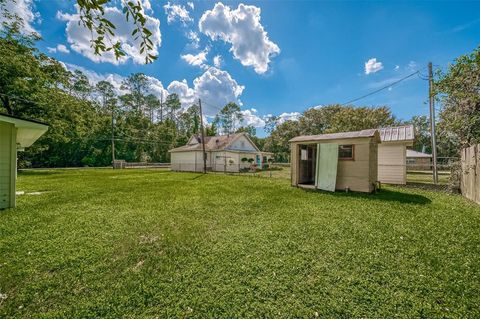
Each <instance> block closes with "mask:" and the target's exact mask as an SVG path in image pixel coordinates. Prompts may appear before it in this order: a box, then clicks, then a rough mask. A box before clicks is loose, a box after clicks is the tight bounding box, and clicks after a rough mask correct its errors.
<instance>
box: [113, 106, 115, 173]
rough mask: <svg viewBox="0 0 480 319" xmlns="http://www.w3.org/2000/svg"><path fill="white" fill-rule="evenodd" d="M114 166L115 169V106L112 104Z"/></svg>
mask: <svg viewBox="0 0 480 319" xmlns="http://www.w3.org/2000/svg"><path fill="white" fill-rule="evenodd" d="M112 168H113V169H115V108H114V107H113V105H112Z"/></svg>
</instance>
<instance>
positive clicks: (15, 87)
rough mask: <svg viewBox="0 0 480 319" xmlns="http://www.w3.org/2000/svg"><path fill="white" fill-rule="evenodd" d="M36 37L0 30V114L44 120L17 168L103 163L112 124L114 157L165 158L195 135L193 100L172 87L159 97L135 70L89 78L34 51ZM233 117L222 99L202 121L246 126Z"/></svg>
mask: <svg viewBox="0 0 480 319" xmlns="http://www.w3.org/2000/svg"><path fill="white" fill-rule="evenodd" d="M38 39H39V38H38V37H36V36H35V35H27V36H25V35H22V34H20V33H19V32H18V28H16V27H15V25H13V26H8V27H5V28H4V29H3V30H2V33H1V36H0V56H2V59H0V102H1V103H0V112H3V113H7V114H10V115H15V116H20V117H24V118H31V119H36V120H39V121H43V122H46V123H48V124H49V126H50V127H49V130H48V132H47V133H46V134H45V135H44V136H42V137H41V138H40V139H39V140H38V141H37V143H35V144H34V145H33V146H32V147H30V148H28V149H26V150H25V152H20V153H19V165H20V166H21V167H22V166H23V167H25V166H33V167H37V166H46V167H67V166H108V165H110V164H111V159H112V146H111V139H112V122H113V123H114V125H113V127H114V128H113V130H114V136H115V137H114V140H115V153H116V154H115V155H116V158H118V159H124V160H126V161H130V162H139V161H141V162H144V161H149V162H168V161H169V154H168V150H169V149H171V148H174V147H177V146H181V145H184V144H185V143H187V141H188V139H189V138H190V136H191V135H192V134H198V133H199V130H200V114H199V105H198V103H193V104H192V105H190V106H188V107H186V108H185V107H182V103H181V101H180V98H179V96H178V95H177V94H175V93H171V94H168V95H166V96H165V101H163V99H162V98H160V99H159V98H158V96H156V95H154V94H152V93H151V90H150V85H151V84H150V81H149V79H148V77H147V76H146V75H145V74H142V73H134V74H131V75H130V76H128V77H127V78H126V79H125V80H124V81H123V82H122V85H121V88H120V90H118V89H116V88H115V87H114V86H113V85H112V84H111V83H110V82H108V81H100V82H98V83H95V84H93V83H91V82H90V81H89V79H88V77H87V76H86V75H85V74H84V73H83V72H81V71H80V70H74V71H70V70H68V69H67V68H66V67H65V66H64V65H63V64H62V63H60V62H59V61H57V60H55V59H53V58H51V57H49V56H47V55H45V54H43V53H41V52H40V51H39V50H38V49H37V48H36V47H35V43H36V41H37V40H38ZM119 92H120V93H119ZM241 120H242V114H241V112H240V107H239V106H238V105H237V104H235V103H228V104H227V105H225V106H224V107H223V108H222V109H221V110H220V112H218V114H217V116H216V117H215V118H214V120H213V121H212V123H210V124H206V134H207V135H216V134H218V133H225V134H228V133H234V132H235V131H237V130H246V131H248V130H249V129H250V128H248V127H247V128H243V127H241V125H240V124H239V123H240V122H241ZM253 134H254V133H253Z"/></svg>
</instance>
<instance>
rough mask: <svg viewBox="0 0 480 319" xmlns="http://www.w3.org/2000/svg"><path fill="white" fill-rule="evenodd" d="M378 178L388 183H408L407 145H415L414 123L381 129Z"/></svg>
mask: <svg viewBox="0 0 480 319" xmlns="http://www.w3.org/2000/svg"><path fill="white" fill-rule="evenodd" d="M380 139H381V141H382V143H381V144H380V145H379V146H378V180H379V181H380V182H382V183H386V184H399V185H405V184H406V183H407V147H408V146H412V145H413V140H414V129H413V125H405V126H396V127H385V128H381V129H380Z"/></svg>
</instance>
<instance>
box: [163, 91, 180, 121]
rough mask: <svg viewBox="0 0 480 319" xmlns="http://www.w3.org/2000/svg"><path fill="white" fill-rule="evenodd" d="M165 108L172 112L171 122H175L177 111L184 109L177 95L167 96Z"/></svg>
mask: <svg viewBox="0 0 480 319" xmlns="http://www.w3.org/2000/svg"><path fill="white" fill-rule="evenodd" d="M165 107H166V109H167V110H168V111H169V112H170V120H172V121H173V122H175V118H176V114H177V111H178V110H180V109H181V108H182V103H181V102H180V98H179V97H178V94H177V93H172V94H169V95H168V96H167V100H166V101H165Z"/></svg>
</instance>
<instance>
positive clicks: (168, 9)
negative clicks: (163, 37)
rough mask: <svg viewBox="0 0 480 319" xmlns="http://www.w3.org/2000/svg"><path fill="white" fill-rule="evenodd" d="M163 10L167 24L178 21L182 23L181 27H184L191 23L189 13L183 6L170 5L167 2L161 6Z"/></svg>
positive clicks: (191, 19)
mask: <svg viewBox="0 0 480 319" xmlns="http://www.w3.org/2000/svg"><path fill="white" fill-rule="evenodd" d="M163 8H164V9H165V14H166V15H167V22H168V24H172V23H173V22H175V21H177V20H178V21H180V22H182V24H183V25H186V24H187V23H188V22H192V21H193V18H192V17H190V13H189V12H188V10H187V8H185V6H182V5H180V4H172V3H170V1H169V2H167V4H166V5H164V6H163Z"/></svg>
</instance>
